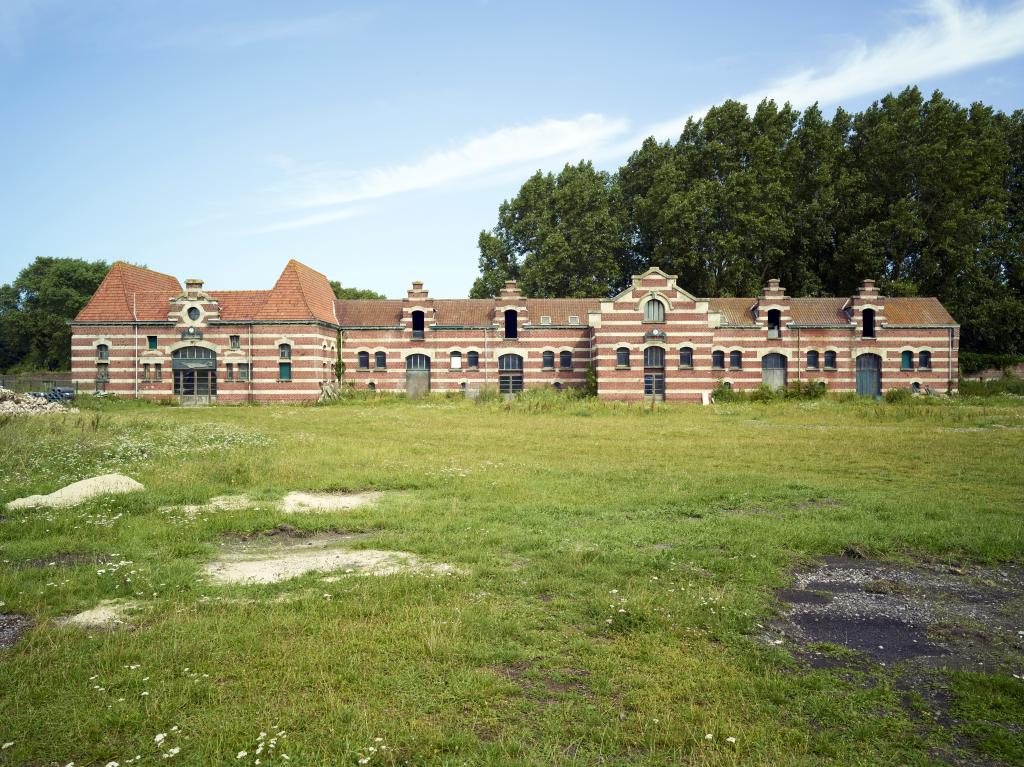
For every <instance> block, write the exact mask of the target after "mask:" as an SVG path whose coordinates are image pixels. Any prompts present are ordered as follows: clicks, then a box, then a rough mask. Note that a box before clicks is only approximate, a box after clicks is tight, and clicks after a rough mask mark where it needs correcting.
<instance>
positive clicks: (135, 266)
mask: <svg viewBox="0 0 1024 767" xmlns="http://www.w3.org/2000/svg"><path fill="white" fill-rule="evenodd" d="M119 266H120V267H128V268H129V269H137V270H138V271H140V272H149V273H150V274H159V275H160V276H161V277H170V278H171V279H172V280H174V281H175V282H177V283H178V285H179V286H180V285H181V281H180V280H178V278H177V277H175V276H174V275H173V274H167V273H166V272H158V271H157V270H156V269H150V268H149V267H148V266H139V265H138V264H132V263H129V262H128V261H122V260H121V259H118V260H116V261H114V263H112V264H111V265H110V271H114V269H115V267H119Z"/></svg>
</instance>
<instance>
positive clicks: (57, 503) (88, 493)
mask: <svg viewBox="0 0 1024 767" xmlns="http://www.w3.org/2000/svg"><path fill="white" fill-rule="evenodd" d="M144 489H145V488H144V487H143V486H142V484H141V483H139V482H136V481H135V480H134V479H132V478H131V477H126V476H125V475H124V474H103V475H101V476H99V477H89V479H83V480H80V481H78V482H72V483H71V484H70V485H68V486H67V487H62V488H61V489H60V490H56V491H54V492H52V493H50V494H49V495H30V496H28V497H27V498H18V499H16V500H13V501H10V502H9V503H8V504H7V508H8V509H24V508H32V507H35V506H53V507H62V506H74V505H75V504H79V503H83V502H84V501H87V500H89V499H90V498H93V497H95V496H97V495H105V494H107V493H134V492H137V491H139V490H144Z"/></svg>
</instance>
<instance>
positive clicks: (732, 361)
mask: <svg viewBox="0 0 1024 767" xmlns="http://www.w3.org/2000/svg"><path fill="white" fill-rule="evenodd" d="M729 367H731V368H734V369H737V370H738V369H739V368H741V367H743V352H736V351H734V352H729Z"/></svg>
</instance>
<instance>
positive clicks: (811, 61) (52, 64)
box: [0, 0, 1024, 297]
mask: <svg viewBox="0 0 1024 767" xmlns="http://www.w3.org/2000/svg"><path fill="white" fill-rule="evenodd" d="M1022 56H1024V2H1014V3H1006V2H956V1H955V0H930V1H929V2H916V3H915V2H905V3H904V2H897V3H892V2H870V1H862V2H858V3H849V2H842V3H840V2H800V3H788V4H783V3H764V2H745V3H682V2H674V3H669V2H664V3H656V2H642V1H638V0H632V1H631V2H616V3H613V2H557V1H555V0H549V2H530V1H529V0H517V2H514V3H512V2H501V1H499V0H494V1H493V2H479V1H478V2H454V1H453V2H440V1H438V2H431V3H427V2H390V1H388V0H383V1H382V2H351V3H340V2H336V3H328V2H297V1H292V2H276V3H272V2H258V1H254V0H238V1H234V0H220V1H219V2H215V3H211V2H207V1H205V0H204V1H203V2H187V1H182V2H173V3H168V2H157V1H156V0H130V1H129V0H125V1H124V2H114V1H113V0H110V1H103V0H95V1H94V2H80V1H79V0H73V1H71V2H62V1H61V0H0V282H9V281H10V280H12V279H13V278H14V277H15V276H16V275H17V272H18V271H19V270H20V269H21V268H23V267H24V266H25V265H27V264H28V263H29V262H31V261H32V260H33V259H34V258H35V257H37V256H44V255H45V256H73V257H80V258H86V259H105V260H108V261H113V260H116V259H124V260H128V261H133V262H136V263H144V264H147V265H148V266H150V267H152V268H154V269H159V270H161V271H166V272H170V273H172V274H174V275H176V276H178V277H179V278H183V277H185V276H193V275H194V276H199V277H202V278H204V279H205V280H206V284H207V286H208V287H210V288H219V289H229V288H261V287H269V286H270V285H271V284H272V283H273V280H274V279H275V278H276V276H277V274H278V273H279V272H280V269H281V267H282V266H283V265H284V263H285V261H286V260H287V259H288V258H297V259H299V260H301V261H303V262H305V263H307V264H309V265H311V266H313V267H315V268H317V269H319V270H321V271H323V272H324V273H326V274H328V275H329V276H331V277H332V278H334V279H339V280H341V282H342V283H343V284H345V285H351V286H356V287H368V288H374V289H376V290H379V291H381V292H383V293H386V294H387V295H389V296H394V297H398V296H401V295H404V291H405V289H406V288H407V286H408V284H409V283H410V282H411V281H412V280H413V279H422V280H424V281H425V282H426V285H427V287H428V288H429V289H430V290H431V293H432V294H433V295H435V296H438V297H441V296H464V295H466V293H467V291H468V290H469V287H470V285H471V283H472V281H473V279H474V277H475V276H476V271H477V270H476V260H477V249H476V239H477V235H478V233H479V231H480V230H481V229H484V228H490V227H491V226H493V225H494V223H495V220H496V218H497V208H498V205H499V204H500V203H501V201H502V200H503V199H505V198H507V197H510V196H512V195H514V194H515V192H516V190H517V189H518V187H519V185H520V184H521V183H522V182H523V180H525V178H526V177H527V176H528V175H530V174H531V173H532V172H533V171H535V170H537V169H538V168H540V169H543V170H557V169H558V168H560V167H561V166H562V165H563V164H564V163H565V162H567V161H568V162H575V161H578V160H580V159H583V158H586V159H593V160H594V161H595V163H596V164H597V165H598V166H599V167H602V168H606V169H608V170H614V169H615V168H617V167H618V166H619V165H620V164H621V163H622V162H623V161H624V160H625V158H626V157H627V156H628V154H629V152H630V151H631V150H632V149H634V148H636V147H637V146H639V143H640V142H641V141H642V139H643V137H645V136H648V135H655V136H657V137H659V138H661V139H667V138H674V137H675V136H677V135H678V133H679V131H680V130H681V127H682V124H683V121H684V120H685V118H686V117H687V116H688V115H700V114H701V113H702V112H703V110H705V109H706V108H707V107H708V106H710V105H712V104H716V103H720V102H721V101H722V100H724V99H726V98H738V99H741V100H745V101H748V102H751V103H756V101H758V100H760V99H761V98H763V97H765V96H771V97H774V98H775V99H776V100H778V101H780V102H781V101H786V100H789V101H791V102H792V103H793V104H794V105H797V106H801V107H802V106H805V105H807V104H809V103H812V102H814V101H818V102H820V103H821V105H822V107H823V108H824V109H825V111H826V112H831V111H832V110H833V109H834V108H835V106H836V105H838V104H842V105H843V106H845V107H847V108H851V109H860V108H862V107H863V106H864V105H866V104H868V103H870V102H871V101H872V100H874V99H876V98H879V97H881V96H882V95H884V94H885V93H886V92H888V91H890V90H894V89H895V90H899V89H901V88H902V87H903V86H904V85H906V84H918V85H920V86H921V87H922V88H923V89H924V90H925V91H926V92H930V91H931V90H933V89H935V88H938V89H941V90H942V91H944V92H945V93H946V95H948V96H950V97H951V98H954V99H956V100H958V101H961V102H964V103H966V102H970V101H976V100H981V101H984V102H986V103H988V104H991V105H993V106H995V107H997V108H1000V109H1003V110H1006V111H1009V110H1013V109H1017V108H1020V107H1024V98H1022V94H1024V59H1022Z"/></svg>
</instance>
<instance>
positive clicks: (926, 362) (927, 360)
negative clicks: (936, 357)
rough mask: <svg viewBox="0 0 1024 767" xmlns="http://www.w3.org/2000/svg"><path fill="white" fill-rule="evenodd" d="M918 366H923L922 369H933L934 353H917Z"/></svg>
mask: <svg viewBox="0 0 1024 767" xmlns="http://www.w3.org/2000/svg"><path fill="white" fill-rule="evenodd" d="M917 366H918V367H919V368H921V369H922V370H931V369H932V353H931V352H921V353H920V354H919V355H917Z"/></svg>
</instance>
